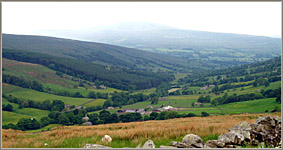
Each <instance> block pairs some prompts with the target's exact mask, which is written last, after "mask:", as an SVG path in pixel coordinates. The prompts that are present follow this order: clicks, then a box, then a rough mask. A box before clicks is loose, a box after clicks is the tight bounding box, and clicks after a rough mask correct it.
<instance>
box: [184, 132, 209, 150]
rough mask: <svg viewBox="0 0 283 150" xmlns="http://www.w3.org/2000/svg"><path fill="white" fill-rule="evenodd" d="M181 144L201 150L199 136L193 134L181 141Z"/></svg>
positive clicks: (201, 143)
mask: <svg viewBox="0 0 283 150" xmlns="http://www.w3.org/2000/svg"><path fill="white" fill-rule="evenodd" d="M182 143H185V144H187V145H191V146H193V147H196V148H203V145H204V143H203V140H202V139H201V137H200V136H198V135H195V134H188V135H186V136H185V137H184V138H183V139H182Z"/></svg>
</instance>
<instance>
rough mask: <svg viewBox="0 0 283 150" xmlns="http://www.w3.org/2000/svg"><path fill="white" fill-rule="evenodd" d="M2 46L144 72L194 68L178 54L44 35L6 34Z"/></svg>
mask: <svg viewBox="0 0 283 150" xmlns="http://www.w3.org/2000/svg"><path fill="white" fill-rule="evenodd" d="M3 48H4V49H14V50H21V51H28V52H37V53H42V54H48V55H53V56H57V57H64V58H75V59H78V60H82V61H84V62H90V63H95V64H101V65H104V66H109V67H115V68H128V69H131V70H142V71H145V70H146V71H154V72H157V71H182V70H186V71H188V70H189V69H192V68H193V67H191V66H190V64H189V63H188V62H187V61H185V60H183V59H180V58H178V57H174V56H169V55H164V54H156V53H152V52H146V51H142V50H137V49H133V48H125V47H120V46H114V45H109V44H102V43H94V42H83V41H77V40H70V39H61V38H54V37H44V36H28V35H10V34H3Z"/></svg>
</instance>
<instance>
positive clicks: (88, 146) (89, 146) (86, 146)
mask: <svg viewBox="0 0 283 150" xmlns="http://www.w3.org/2000/svg"><path fill="white" fill-rule="evenodd" d="M83 148H111V147H107V146H103V145H99V144H86V145H85V146H84V147H83Z"/></svg>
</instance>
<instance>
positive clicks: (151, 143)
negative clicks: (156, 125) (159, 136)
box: [142, 140, 155, 148]
mask: <svg viewBox="0 0 283 150" xmlns="http://www.w3.org/2000/svg"><path fill="white" fill-rule="evenodd" d="M142 148H155V145H154V143H153V141H152V140H148V141H146V142H145V143H144V145H143V146H142Z"/></svg>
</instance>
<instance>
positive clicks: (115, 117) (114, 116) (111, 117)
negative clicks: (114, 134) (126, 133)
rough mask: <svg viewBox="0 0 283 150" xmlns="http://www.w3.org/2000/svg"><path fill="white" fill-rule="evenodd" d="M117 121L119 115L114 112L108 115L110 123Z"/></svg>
mask: <svg viewBox="0 0 283 150" xmlns="http://www.w3.org/2000/svg"><path fill="white" fill-rule="evenodd" d="M119 121H120V120H119V117H118V115H117V114H116V113H112V114H111V115H110V123H118V122H119Z"/></svg>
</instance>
